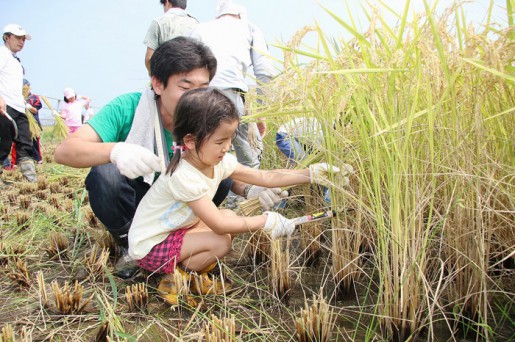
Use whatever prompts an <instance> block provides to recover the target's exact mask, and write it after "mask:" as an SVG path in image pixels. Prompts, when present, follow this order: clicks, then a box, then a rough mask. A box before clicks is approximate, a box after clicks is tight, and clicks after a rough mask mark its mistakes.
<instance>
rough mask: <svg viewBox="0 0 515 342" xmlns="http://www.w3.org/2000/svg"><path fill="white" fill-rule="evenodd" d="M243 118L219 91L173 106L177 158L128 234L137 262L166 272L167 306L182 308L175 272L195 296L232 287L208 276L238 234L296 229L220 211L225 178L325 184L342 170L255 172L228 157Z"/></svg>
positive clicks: (273, 216)
mask: <svg viewBox="0 0 515 342" xmlns="http://www.w3.org/2000/svg"><path fill="white" fill-rule="evenodd" d="M239 121H240V115H239V112H238V110H237V109H236V106H235V105H234V103H233V102H232V100H230V99H229V98H228V97H227V96H226V95H224V93H222V91H221V90H218V89H217V88H214V87H208V88H199V89H193V90H189V91H187V92H186V93H184V95H183V96H182V97H181V99H180V100H179V102H178V104H177V107H176V109H175V114H174V116H173V130H172V135H173V139H174V150H175V153H174V155H173V158H172V161H171V162H170V165H169V166H168V168H167V170H166V173H162V174H161V175H160V177H159V178H158V179H157V181H156V182H155V183H154V185H153V186H152V187H151V188H150V190H149V191H148V192H147V193H146V194H145V196H144V197H143V199H142V200H141V203H140V205H139V206H138V208H137V210H136V214H135V215H134V220H133V222H132V225H131V229H130V230H129V254H130V255H131V257H132V258H134V259H136V260H138V264H139V265H140V266H141V267H142V268H145V269H147V270H149V271H151V272H158V273H165V276H164V277H163V278H162V280H161V282H160V283H159V286H158V290H159V292H160V294H161V295H162V296H163V298H164V299H165V301H166V302H167V303H168V304H171V305H177V304H178V295H179V292H178V291H179V288H180V287H179V285H178V284H177V283H176V275H175V274H174V273H175V271H176V270H177V271H178V272H179V274H180V275H181V276H182V277H183V280H182V281H180V284H183V283H184V282H186V283H191V282H192V281H193V282H196V283H194V286H192V288H193V291H194V292H196V293H197V294H200V295H202V294H212V293H222V292H223V291H224V290H225V289H227V288H228V287H227V286H226V285H225V284H224V282H223V280H222V281H218V280H214V279H213V278H212V277H210V276H209V275H208V272H209V271H211V270H212V269H213V268H214V267H215V265H216V263H217V261H218V260H220V259H221V258H223V257H224V256H225V255H227V253H229V251H230V250H231V245H232V240H233V238H234V237H235V236H236V235H237V234H241V233H247V232H255V231H258V230H264V231H265V232H268V233H269V234H270V235H271V237H272V239H275V238H278V237H281V236H289V235H291V234H292V233H293V231H294V230H295V222H294V221H292V220H289V219H287V218H285V217H284V216H282V215H280V214H278V213H275V212H269V211H267V212H265V213H264V214H262V215H256V216H250V217H243V216H237V215H236V214H235V213H234V212H233V211H230V210H227V209H222V210H220V209H218V208H217V207H216V205H215V204H214V203H213V196H214V195H215V193H216V189H217V188H218V186H219V184H220V182H221V181H222V180H223V179H225V178H227V177H231V178H232V179H233V180H239V181H242V182H246V183H250V184H257V185H260V186H265V187H280V186H289V185H296V184H305V183H316V184H319V183H324V184H327V183H328V182H329V181H328V179H327V177H328V174H329V173H337V172H339V169H338V168H337V167H333V166H331V165H328V164H312V165H310V166H309V168H306V169H299V170H287V169H277V170H257V169H253V168H249V167H247V166H244V165H242V164H240V163H238V162H237V160H236V157H235V156H234V155H233V154H230V153H228V152H229V151H230V148H231V144H232V139H233V138H234V136H235V134H236V130H237V129H238V124H239ZM193 272H195V273H197V272H198V273H199V276H198V277H197V276H196V274H193ZM199 278H200V279H199ZM190 301H191V299H190Z"/></svg>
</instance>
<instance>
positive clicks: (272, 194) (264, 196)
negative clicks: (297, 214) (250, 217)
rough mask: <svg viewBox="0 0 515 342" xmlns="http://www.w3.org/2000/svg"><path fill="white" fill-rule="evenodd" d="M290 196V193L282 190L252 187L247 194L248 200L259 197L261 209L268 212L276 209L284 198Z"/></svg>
mask: <svg viewBox="0 0 515 342" xmlns="http://www.w3.org/2000/svg"><path fill="white" fill-rule="evenodd" d="M286 196H288V191H286V190H285V191H283V190H281V189H280V188H264V187H262V186H257V185H252V186H251V187H250V189H249V192H248V193H247V199H253V198H257V197H259V204H261V208H263V210H265V211H267V210H270V209H272V208H273V207H275V206H276V205H277V204H279V203H280V202H281V200H282V199H283V198H285V197H286Z"/></svg>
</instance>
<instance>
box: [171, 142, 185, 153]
mask: <svg viewBox="0 0 515 342" xmlns="http://www.w3.org/2000/svg"><path fill="white" fill-rule="evenodd" d="M185 150H186V146H182V145H177V144H176V143H175V141H174V142H173V144H172V151H173V153H175V152H177V151H181V153H182V152H184V151H185Z"/></svg>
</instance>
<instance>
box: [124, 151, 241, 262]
mask: <svg viewBox="0 0 515 342" xmlns="http://www.w3.org/2000/svg"><path fill="white" fill-rule="evenodd" d="M237 165H238V162H237V160H236V157H235V156H234V155H232V154H226V155H225V156H224V159H222V161H221V162H220V163H218V164H217V165H215V169H214V176H213V178H208V177H206V176H205V175H204V174H203V173H202V172H200V171H199V170H198V169H196V168H195V167H194V166H192V165H191V164H190V163H188V162H187V161H186V160H184V159H181V160H180V162H179V165H178V166H177V169H175V172H174V173H173V174H172V176H171V177H170V175H168V174H164V173H162V174H161V175H160V176H159V178H158V179H157V181H156V182H155V183H154V184H153V185H152V186H151V187H150V189H149V190H148V192H147V193H146V194H145V196H144V197H143V199H142V200H141V202H140V203H139V205H138V208H137V209H136V214H135V215H134V219H133V220H132V225H131V228H130V229H129V255H130V256H131V258H133V259H134V260H139V259H143V258H144V257H145V256H146V255H147V254H148V253H149V252H150V251H151V250H152V248H153V247H154V246H155V245H157V244H159V243H161V242H163V241H164V240H165V239H166V238H167V237H168V235H169V234H170V232H172V231H174V230H178V229H181V228H187V227H191V226H192V225H194V224H195V223H197V222H198V221H199V218H198V217H197V216H196V215H195V214H194V213H193V211H192V210H191V208H190V207H189V206H188V204H187V202H191V201H196V200H198V199H200V198H202V197H204V196H208V197H209V198H213V197H214V196H215V194H216V191H217V189H218V186H219V185H220V182H221V181H222V180H224V179H225V178H228V177H229V176H230V175H231V174H232V173H233V172H234V170H235V169H236V166H237Z"/></svg>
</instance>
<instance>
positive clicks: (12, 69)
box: [0, 45, 25, 113]
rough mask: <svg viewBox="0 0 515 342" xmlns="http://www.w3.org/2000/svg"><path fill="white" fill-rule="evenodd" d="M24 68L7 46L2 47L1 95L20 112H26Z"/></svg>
mask: <svg viewBox="0 0 515 342" xmlns="http://www.w3.org/2000/svg"><path fill="white" fill-rule="evenodd" d="M22 90H23V68H22V66H21V64H20V62H19V61H18V60H17V59H16V58H14V56H13V53H12V52H11V50H9V49H8V48H7V46H5V45H4V46H2V47H0V96H2V98H3V99H4V101H5V103H6V104H7V105H8V106H9V107H12V108H14V109H16V110H17V111H18V112H22V113H25V99H24V98H23V92H22Z"/></svg>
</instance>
